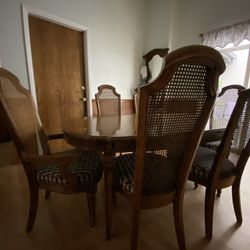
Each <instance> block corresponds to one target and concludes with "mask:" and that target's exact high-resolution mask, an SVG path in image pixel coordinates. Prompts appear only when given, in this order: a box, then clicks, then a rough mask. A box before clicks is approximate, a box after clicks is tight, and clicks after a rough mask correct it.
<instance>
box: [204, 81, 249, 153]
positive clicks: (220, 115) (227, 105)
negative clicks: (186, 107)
mask: <svg viewBox="0 0 250 250" xmlns="http://www.w3.org/2000/svg"><path fill="white" fill-rule="evenodd" d="M244 89H245V88H244V87H243V86H241V85H237V84H233V85H228V86H226V87H224V88H222V90H221V92H220V93H219V95H218V97H217V98H216V101H215V104H214V108H213V111H212V114H211V116H210V120H209V129H213V130H214V129H216V130H215V131H214V132H213V136H212V137H211V139H212V138H217V140H214V141H209V140H208V138H207V141H206V145H205V146H206V147H208V148H211V149H214V150H217V148H218V146H219V144H220V140H218V139H221V137H222V135H223V132H224V129H225V128H226V126H227V123H228V121H229V118H230V116H231V114H232V112H233V109H234V106H235V103H236V101H237V98H238V96H239V93H240V91H242V90H244ZM215 132H216V133H215ZM215 135H216V136H215Z"/></svg>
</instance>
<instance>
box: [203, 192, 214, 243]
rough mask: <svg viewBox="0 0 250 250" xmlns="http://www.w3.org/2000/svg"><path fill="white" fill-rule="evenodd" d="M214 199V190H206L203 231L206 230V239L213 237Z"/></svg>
mask: <svg viewBox="0 0 250 250" xmlns="http://www.w3.org/2000/svg"><path fill="white" fill-rule="evenodd" d="M214 197H215V190H214V189H213V190H211V189H210V188H206V197H205V229H206V238H207V239H212V236H213V213H214Z"/></svg>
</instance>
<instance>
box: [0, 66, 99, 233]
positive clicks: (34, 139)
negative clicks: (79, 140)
mask: <svg viewBox="0 0 250 250" xmlns="http://www.w3.org/2000/svg"><path fill="white" fill-rule="evenodd" d="M0 109H1V111H2V112H3V114H4V121H5V122H6V127H7V128H8V130H9V132H10V134H11V137H12V139H13V141H14V143H15V146H16V148H17V151H18V153H19V156H20V158H21V161H22V165H23V167H24V170H25V172H26V176H27V179H28V184H29V191H30V208H29V216H28V223H27V227H26V230H27V231H31V229H32V227H33V224H34V221H35V217H36V212H37V205H38V193H39V189H44V190H46V198H49V196H50V192H57V193H63V194H72V193H79V192H86V193H87V201H88V206H89V215H90V221H91V225H92V226H94V224H95V192H96V188H97V183H98V181H99V180H100V178H101V176H102V163H101V159H100V156H99V154H95V153H91V152H78V151H74V150H73V151H70V152H61V153H56V154H51V151H50V148H49V144H48V138H47V136H46V135H45V132H44V130H43V126H42V124H41V122H40V118H39V115H38V113H37V111H36V108H35V105H34V102H33V99H32V96H31V93H30V91H28V90H26V89H25V88H23V87H22V85H21V84H20V82H19V80H18V78H17V77H16V76H14V75H13V74H12V73H10V72H9V71H7V70H5V69H3V68H0ZM51 138H58V136H52V137H51Z"/></svg>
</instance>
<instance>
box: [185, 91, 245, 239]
mask: <svg viewBox="0 0 250 250" xmlns="http://www.w3.org/2000/svg"><path fill="white" fill-rule="evenodd" d="M210 132H212V131H210ZM210 136H211V133H210ZM249 138H250V90H249V89H248V90H242V91H241V92H240V94H239V97H238V100H237V102H236V105H235V108H234V110H233V113H232V115H231V117H230V119H229V122H228V125H227V127H226V130H225V132H224V134H223V137H222V139H221V143H220V145H219V147H218V149H217V151H215V150H212V149H209V148H205V147H199V149H198V151H197V154H196V157H195V160H194V163H193V167H192V170H191V172H190V175H189V180H191V181H194V182H196V183H198V184H200V185H202V186H204V187H206V195H205V229H206V237H207V238H208V239H211V238H212V230H213V211H214V198H215V192H216V189H222V188H226V187H230V186H232V196H233V206H234V212H235V215H236V219H237V223H238V224H241V223H242V212H241V204H240V182H241V177H242V174H243V171H244V168H245V165H246V162H247V160H248V158H249V154H250V140H249ZM203 140H205V139H203Z"/></svg>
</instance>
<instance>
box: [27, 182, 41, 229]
mask: <svg viewBox="0 0 250 250" xmlns="http://www.w3.org/2000/svg"><path fill="white" fill-rule="evenodd" d="M38 193H39V189H38V187H37V186H33V187H31V186H30V208H29V217H28V223H27V226H26V231H27V232H30V231H31V230H32V227H33V224H34V221H35V218H36V212H37V205H38Z"/></svg>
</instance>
